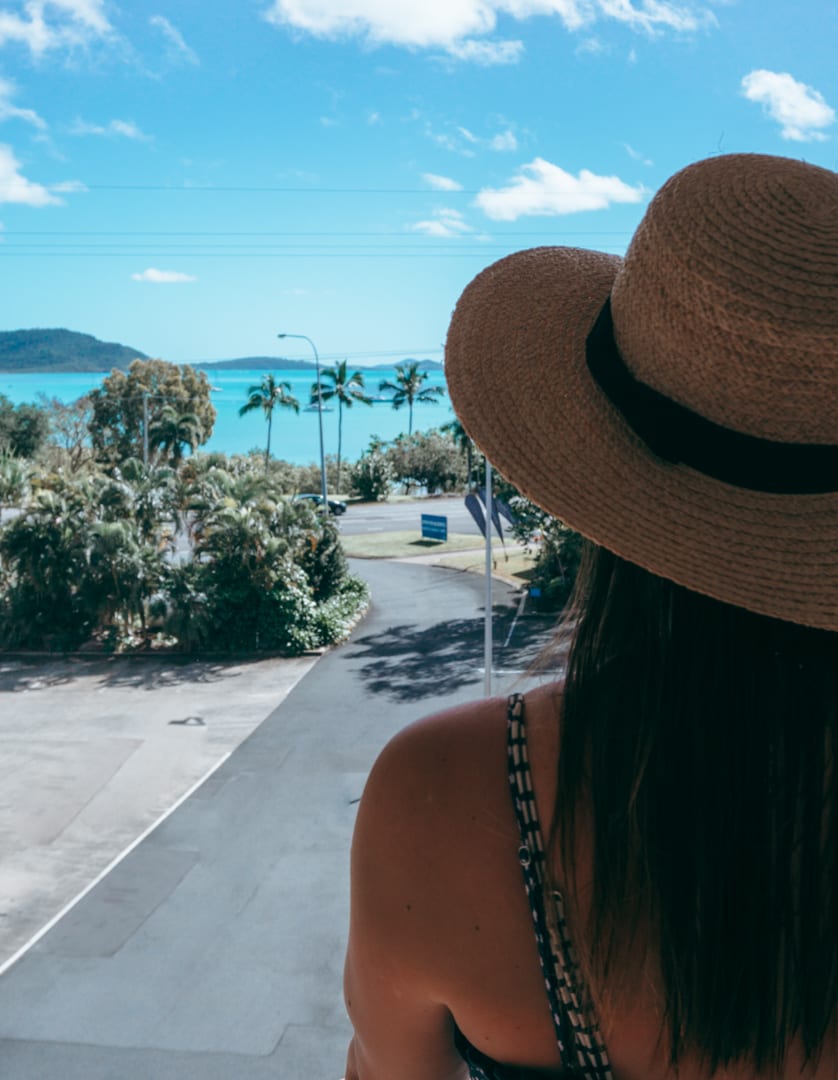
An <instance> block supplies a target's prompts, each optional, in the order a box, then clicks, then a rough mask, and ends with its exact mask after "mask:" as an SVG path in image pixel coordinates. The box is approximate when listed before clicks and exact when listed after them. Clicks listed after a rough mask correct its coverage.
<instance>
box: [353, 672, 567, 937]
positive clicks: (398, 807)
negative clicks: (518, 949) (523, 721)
mask: <svg viewBox="0 0 838 1080" xmlns="http://www.w3.org/2000/svg"><path fill="white" fill-rule="evenodd" d="M526 712H527V726H528V731H529V730H530V728H531V729H532V736H533V741H532V744H531V749H533V750H535V757H536V758H537V759H538V761H533V769H534V773H535V772H536V770H538V769H540V768H542V767H543V769H544V773H545V782H546V781H547V779H548V778H549V779H552V776H553V774H554V765H555V759H554V758H551V755H552V753H553V750H552V740H553V736H552V735H551V732H554V731H555V690H554V689H552V688H547V687H543V688H540V689H539V690H536V691H533V692H532V693H531V694H528V695H527V697H526ZM548 718H549V719H548ZM506 730H507V702H506V700H505V699H502V698H492V699H489V700H483V701H477V702H473V703H470V704H467V705H463V706H458V707H456V708H453V709H448V710H446V711H444V712H441V713H438V714H436V715H433V716H429V717H427V718H425V719H423V720H420V721H418V722H417V723H415V724H412V725H410V726H409V727H407V728H405V729H404V730H403V731H401V732H399V734H398V735H396V736H395V737H394V738H393V739H392V740H391V741H390V742H389V743H388V744H387V746H386V747H385V748H384V750H383V751H382V752H381V754H380V755H379V757H378V759H377V761H376V763H375V765H374V766H373V769H372V772H371V773H370V777H369V780H368V782H367V785H366V788H365V790H364V794H363V797H362V799H361V804H360V807H359V812H358V821H357V825H356V830H355V837H354V840H353V853H352V861H353V902H356V901H359V900H363V901H364V906H365V907H367V908H368V909H371V908H372V907H373V906H374V907H375V908H377V909H378V911H377V915H376V917H377V918H379V919H383V920H395V921H394V922H393V925H392V926H391V927H390V933H391V934H393V935H398V936H401V937H402V940H408V939H409V937H410V934H411V932H412V930H411V928H416V927H418V926H420V925H423V926H427V925H429V921H430V920H432V919H433V918H434V917H435V916H442V914H443V913H445V912H446V909H450V890H451V888H452V886H453V885H454V883H456V888H457V890H458V895H459V896H460V897H462V896H463V891H464V890H468V889H470V888H471V887H473V888H474V889H475V892H477V891H479V890H480V889H481V888H485V887H486V885H487V884H488V880H483V879H484V878H486V879H488V877H489V875H491V874H492V873H493V872H494V871H495V869H496V868H497V866H498V864H499V863H501V862H503V861H504V860H506V859H507V858H508V855H509V851H510V850H512V851H513V852H515V851H517V845H518V826H517V822H516V820H515V816H514V812H513V807H512V802H511V800H510V797H509V787H508V776H507V773H508V768H507V756H506ZM542 762H543V763H544V764H543V766H542V764H541V763H542ZM476 851H479V852H480V853H481V858H480V860H479V862H476V860H475V852H476ZM431 866H432V867H433V873H432V874H429V873H428V868H429V867H431ZM464 866H468V867H469V873H468V875H467V877H466V875H464V873H463V868H464ZM516 886H517V882H516ZM360 890H363V891H364V893H365V894H366V895H365V896H363V897H361V896H359V895H358V891H360ZM417 913H421V914H422V915H423V916H424V918H421V919H418V918H416V917H415V916H416V915H417ZM447 918H448V919H449V920H450V914H449V915H448V916H447ZM380 929H382V930H383V929H384V927H383V925H380Z"/></svg>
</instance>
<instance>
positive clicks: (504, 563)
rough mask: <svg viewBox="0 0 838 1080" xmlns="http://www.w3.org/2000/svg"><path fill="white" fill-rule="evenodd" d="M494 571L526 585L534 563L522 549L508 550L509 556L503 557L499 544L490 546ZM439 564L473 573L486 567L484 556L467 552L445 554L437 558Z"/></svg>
mask: <svg viewBox="0 0 838 1080" xmlns="http://www.w3.org/2000/svg"><path fill="white" fill-rule="evenodd" d="M492 557H493V564H494V573H495V576H496V577H501V578H505V579H506V580H507V581H511V582H513V583H514V584H515V585H527V584H529V579H530V577H531V576H532V568H533V566H534V564H535V557H534V556H533V555H525V554H524V552H523V551H513V552H510V554H509V558H508V559H507V558H504V554H503V548H502V547H501V546H500V545H499V544H495V545H493V547H492ZM438 561H439V565H440V566H451V567H454V568H455V569H456V570H469V571H472V572H473V573H475V574H482V573H483V572H484V570H485V567H486V557H485V555H484V553H483V552H482V551H481V552H480V554H477V553H474V554H472V553H469V554H468V555H445V556H443V557H442V558H440V559H439V560H438Z"/></svg>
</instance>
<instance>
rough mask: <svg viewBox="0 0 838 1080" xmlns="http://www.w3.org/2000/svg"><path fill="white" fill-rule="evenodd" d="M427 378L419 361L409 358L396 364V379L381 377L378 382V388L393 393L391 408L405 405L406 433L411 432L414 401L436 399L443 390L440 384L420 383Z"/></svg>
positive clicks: (409, 433)
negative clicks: (406, 411)
mask: <svg viewBox="0 0 838 1080" xmlns="http://www.w3.org/2000/svg"><path fill="white" fill-rule="evenodd" d="M427 378H428V373H427V371H420V370H419V361H418V360H411V361H410V363H407V364H396V381H395V382H390V381H389V379H382V381H381V382H380V383H379V384H378V389H379V390H389V391H391V392H392V394H393V408H394V409H400V408H401V407H402V405H405V404H406V405H407V407H408V410H409V420H408V425H407V433H408V435H412V434H413V406H414V403H415V402H417V401H418V402H426V401H428V402H430V401H436V400H437V398H439V397H440V396H441V395H442V394H444V393H445V391H444V390H443V389H442V387H441V386H426V387H424V388H423V386H422V383H423V382H425V380H426V379H427Z"/></svg>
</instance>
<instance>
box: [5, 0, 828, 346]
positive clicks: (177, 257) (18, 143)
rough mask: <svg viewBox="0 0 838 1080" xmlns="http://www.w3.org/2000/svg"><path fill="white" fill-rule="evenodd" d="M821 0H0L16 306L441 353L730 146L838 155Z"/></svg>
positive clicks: (149, 338)
mask: <svg viewBox="0 0 838 1080" xmlns="http://www.w3.org/2000/svg"><path fill="white" fill-rule="evenodd" d="M837 41H838V5H835V4H832V3H824V2H823V0H798V2H797V3H795V4H791V3H788V2H786V3H779V2H776V0H724V2H718V0H717V2H708V3H705V2H695V3H694V2H692V0H672V2H670V0H179V2H177V3H172V2H166V0H122V2H121V3H111V2H110V0H25V2H24V0H0V329H8V330H10V329H18V328H21V327H36V326H41V327H59V326H63V327H68V328H70V329H73V330H80V331H84V332H87V333H92V334H95V335H96V336H97V337H100V338H104V339H106V340H112V341H120V342H123V343H124V344H128V345H131V346H134V347H136V348H138V349H140V350H142V351H144V352H146V353H148V354H149V355H153V356H161V357H163V358H164V359H168V360H172V361H177V362H183V361H186V360H196V359H221V358H229V357H235V356H248V355H270V354H274V353H277V354H279V353H280V352H283V353H284V354H285V355H297V356H304V355H306V350H305V346H304V345H302V346H301V347H300V348H296V347H294V346H292V345H291V343H288V344H287V345H286V346H285V348H284V349H280V343H279V342H278V341H277V340H276V334H277V333H278V332H279V331H283V330H284V331H288V332H298V333H303V334H307V335H308V336H309V337H311V338H313V339H314V341H315V342H316V344H317V346H318V348H319V350H320V352H321V354H322V355H323V356H324V357H333V358H342V357H344V356H347V357H350V358H352V359H353V360H354V361H356V362H357V363H359V364H362V363H378V362H385V361H388V360H390V361H398V360H401V359H403V358H405V357H407V356H423V357H424V356H428V357H437V358H438V357H439V355H440V351H441V343H442V342H443V340H444V337H445V332H446V328H447V324H448V320H449V317H450V313H451V310H452V307H453V305H454V303H455V302H456V299H457V296H458V295H459V293H460V291H461V290H462V288H463V287H464V286H465V285H466V284H467V282H468V281H469V280H470V279H471V278H472V277H473V276H474V275H475V274H476V273H477V272H478V271H479V270H480V269H481V268H482V267H484V266H486V265H487V264H488V263H490V262H492V261H493V260H494V259H496V258H499V257H500V256H502V255H503V254H505V253H507V252H509V251H512V250H516V249H519V248H523V247H529V246H534V245H538V244H543V243H546V244H570V245H574V246H580V247H593V248H600V249H602V250H607V251H617V252H622V251H623V250H624V249H625V246H626V244H627V242H628V240H629V238H630V236H631V233H632V231H633V229H634V227H635V226H636V224H637V222H638V221H639V219H640V217H641V216H642V214H643V210H644V208H645V206H646V204H647V202H648V200H649V197H650V196H651V194H652V193H653V192H654V191H655V190H656V189H657V188H658V187H659V186H660V185H661V183H663V181H664V180H665V179H666V178H667V177H668V176H669V175H671V173H673V172H674V171H675V170H677V169H678V168H680V167H681V166H683V165H685V164H687V163H688V162H690V161H693V160H696V159H698V158H702V157H706V156H709V155H711V154H714V153H719V152H722V153H730V152H743V151H754V152H760V153H771V154H785V155H788V156H792V157H801V158H805V159H806V160H808V161H812V162H815V163H817V164H820V165H824V166H826V167H828V168H832V169H838V123H836V112H835V110H836V108H838V76H837V75H836V70H837V66H836V63H835V45H836V42H837Z"/></svg>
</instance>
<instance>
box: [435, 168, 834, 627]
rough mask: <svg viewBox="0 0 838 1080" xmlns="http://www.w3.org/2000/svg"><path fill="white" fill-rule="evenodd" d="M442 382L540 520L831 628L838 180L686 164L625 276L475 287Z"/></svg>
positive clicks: (593, 266) (553, 273)
mask: <svg viewBox="0 0 838 1080" xmlns="http://www.w3.org/2000/svg"><path fill="white" fill-rule="evenodd" d="M445 367H446V376H447V379H448V386H449V390H450V393H451V400H452V402H453V405H454V408H455V411H456V412H457V414H458V415H459V417H460V419H461V421H462V423H463V426H464V427H465V429H466V431H467V432H468V433H469V435H470V436H471V437H472V438H473V439H474V440H475V442H476V443H477V444H478V446H479V447H480V448H481V449H482V450H483V451H484V452H485V453H486V455H487V456H488V458H489V460H490V461H491V462H492V463H493V464H494V465H495V466H496V467H497V468H498V469H499V470H500V471H501V472H502V473H503V475H504V476H506V477H507V478H508V479H509V480H511V481H512V482H513V483H514V484H515V485H516V486H517V487H518V488H519V490H521V491H522V492H523V493H524V494H525V495H527V496H528V497H529V498H530V499H532V500H533V501H534V502H536V503H538V504H539V505H540V506H542V507H543V508H544V509H545V510H547V511H549V512H550V513H551V514H554V515H555V516H556V517H559V518H561V519H562V520H563V521H565V522H566V523H567V524H568V525H570V526H571V527H572V528H574V529H577V530H578V531H579V532H581V533H583V534H584V535H586V536H588V537H590V538H591V539H593V540H595V541H596V542H597V543H599V544H601V545H603V546H604V547H606V548H609V549H610V550H611V551H613V552H616V553H617V554H618V555H621V556H622V557H623V558H625V559H627V560H629V561H630V562H633V563H637V564H638V565H640V566H642V567H645V568H646V569H647V570H650V571H651V572H652V573H655V574H659V575H661V576H663V577H666V578H669V579H671V580H673V581H676V582H678V583H680V584H682V585H685V586H687V587H688V588H690V589H693V590H695V591H696V592H700V593H704V594H706V595H708V596H712V597H715V598H717V599H719V600H724V601H726V602H727V603H730V604H736V605H739V606H741V607H744V608H748V609H750V610H752V611H756V612H760V613H762V614H765V615H771V616H774V617H776V618H780V619H786V620H790V621H792V622H797V623H801V624H805V625H808V626H815V627H823V628H826V629H831V630H838V174H835V173H833V172H830V171H828V170H826V169H821V168H817V167H815V166H812V165H806V164H804V163H802V162H799V161H792V160H789V159H786V158H775V157H766V156H762V155H756V154H734V155H729V156H723V157H715V158H710V159H708V160H706V161H700V162H698V163H696V164H694V165H690V166H689V167H688V168H686V169H684V170H682V171H681V172H679V173H677V174H676V175H675V176H673V177H672V178H671V179H670V180H669V181H668V182H667V183H666V184H665V185H664V186H663V187H662V188H661V190H660V191H659V192H658V193H657V195H656V196H655V197H654V198H653V199H652V201H651V203H650V205H649V208H648V210H647V211H646V214H645V217H644V218H643V220H642V222H641V224H640V226H639V228H638V230H637V232H636V233H635V235H634V238H633V239H632V242H631V245H630V247H629V249H628V252H627V254H626V256H625V258H624V259H621V258H618V257H616V256H612V255H606V254H603V253H601V252H597V251H583V250H580V249H577V248H565V247H549V248H548V247H544V248H535V249H533V250H530V251H522V252H520V253H518V254H515V255H511V256H509V257H508V258H505V259H502V260H501V261H500V262H498V263H496V264H495V265H493V266H490V267H489V268H488V269H486V270H484V271H483V272H482V273H481V274H480V275H479V276H478V277H477V278H476V279H475V280H474V281H473V282H472V283H471V284H470V285H469V286H468V288H467V289H466V290H465V292H464V293H463V295H462V297H461V299H460V301H459V303H458V305H457V308H456V310H455V312H454V316H453V319H452V322H451V327H450V330H449V334H448V341H447V345H446V365H445Z"/></svg>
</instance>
